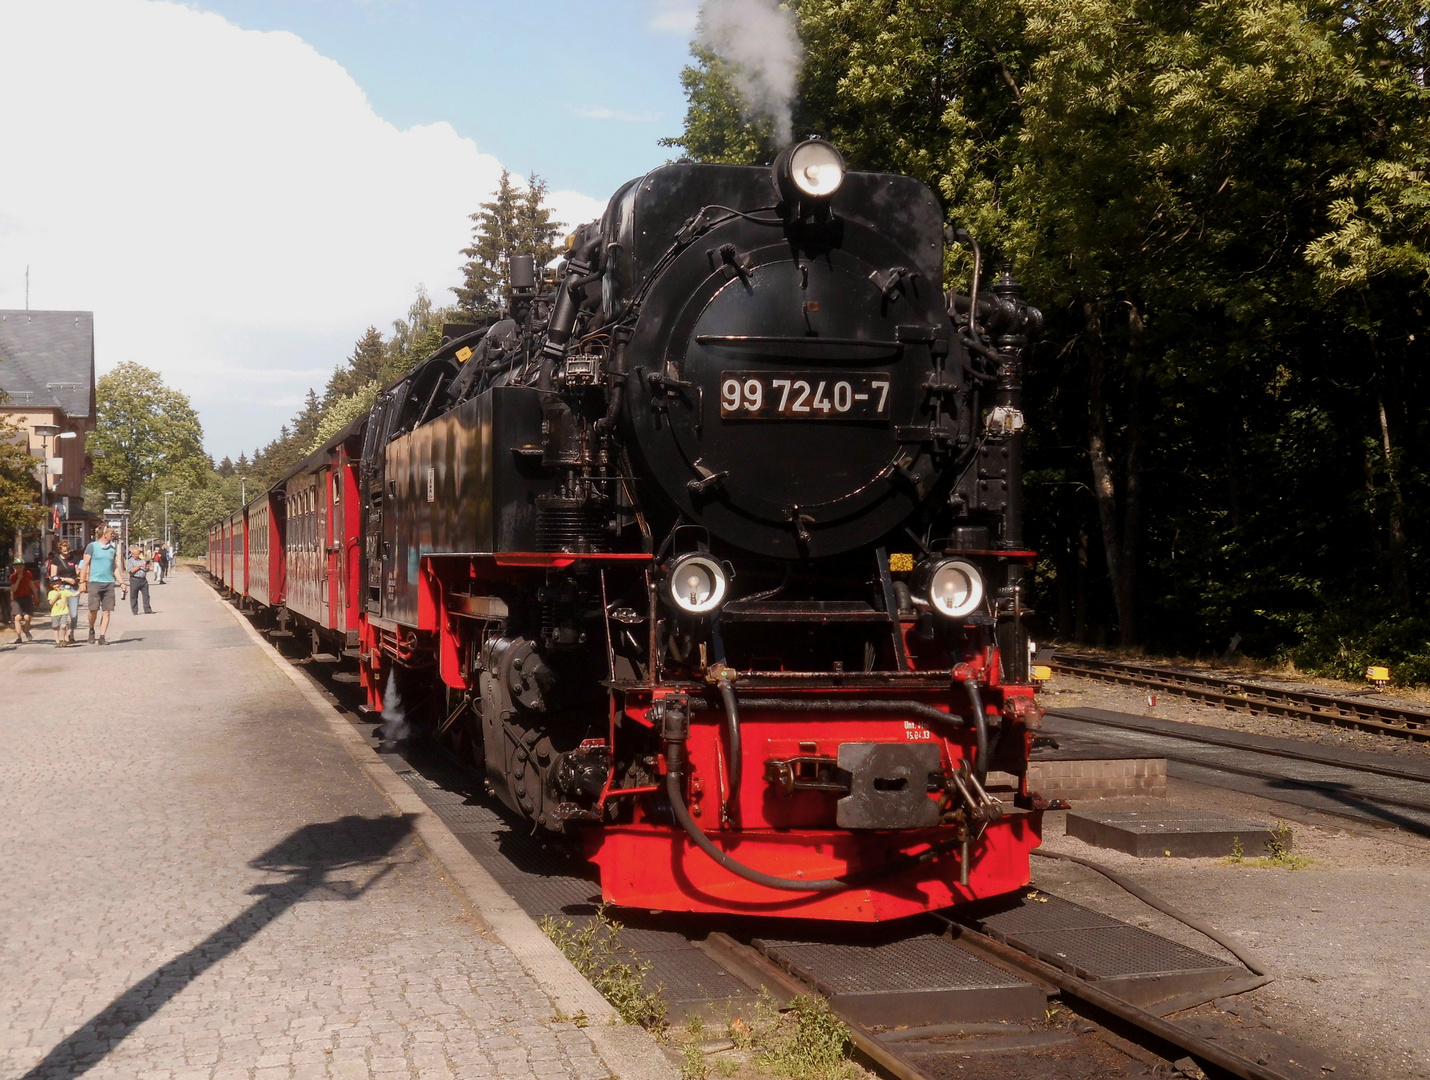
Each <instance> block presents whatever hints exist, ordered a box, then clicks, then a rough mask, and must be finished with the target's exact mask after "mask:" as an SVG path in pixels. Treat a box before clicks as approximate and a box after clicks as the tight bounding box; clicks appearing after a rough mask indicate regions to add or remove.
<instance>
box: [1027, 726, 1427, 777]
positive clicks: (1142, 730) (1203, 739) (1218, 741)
mask: <svg viewBox="0 0 1430 1080" xmlns="http://www.w3.org/2000/svg"><path fill="white" fill-rule="evenodd" d="M1084 711H1085V712H1086V711H1089V710H1084ZM1107 711H1111V710H1107ZM1047 714H1048V715H1049V716H1056V717H1059V718H1061V719H1063V720H1074V721H1076V722H1077V723H1079V724H1100V725H1102V726H1103V727H1110V728H1115V729H1117V730H1119V731H1135V732H1137V733H1138V734H1141V735H1155V736H1157V737H1158V738H1163V739H1181V740H1182V741H1183V742H1190V743H1203V744H1205V745H1207V746H1220V747H1224V748H1226V749H1228V750H1237V751H1240V752H1241V753H1244V754H1260V755H1262V756H1264V757H1278V758H1285V759H1287V760H1288V761H1301V762H1305V763H1306V764H1308V765H1324V766H1326V767H1327V768H1332V769H1344V770H1347V771H1349V772H1363V773H1370V774H1372V775H1375V776H1385V777H1389V778H1390V779H1393V780H1410V781H1412V782H1414V783H1417V784H1430V774H1427V773H1409V772H1403V771H1401V770H1400V769H1388V768H1386V767H1385V766H1383V765H1369V764H1366V763H1365V762H1353V761H1341V760H1338V759H1336V758H1333V757H1330V756H1328V755H1325V754H1311V753H1305V752H1303V751H1299V750H1287V749H1282V748H1281V747H1274V746H1248V745H1246V744H1245V743H1240V742H1236V741H1235V740H1233V739H1225V738H1218V737H1217V736H1215V735H1210V734H1208V735H1195V734H1192V733H1191V732H1183V731H1163V730H1162V729H1161V728H1155V727H1146V726H1144V725H1142V724H1132V723H1125V722H1123V721H1121V720H1109V719H1106V718H1104V717H1094V716H1075V715H1074V714H1073V713H1071V712H1069V711H1067V710H1065V709H1049V710H1047ZM1204 730H1208V731H1211V730H1215V729H1204ZM1178 760H1183V759H1180V758H1179V759H1178ZM1186 760H1191V759H1186ZM1218 767H1219V766H1218Z"/></svg>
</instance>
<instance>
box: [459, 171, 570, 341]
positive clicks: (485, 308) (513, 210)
mask: <svg viewBox="0 0 1430 1080" xmlns="http://www.w3.org/2000/svg"><path fill="white" fill-rule="evenodd" d="M546 190H547V188H546V181H545V180H543V179H541V177H539V176H537V175H536V174H535V173H533V174H532V177H531V180H530V181H529V182H528V183H527V185H526V187H525V188H518V187H517V186H516V185H515V184H513V183H512V181H511V173H509V172H508V171H507V170H506V169H503V170H502V173H501V181H500V182H499V183H498V184H497V189H496V191H494V192H493V193H492V198H491V201H490V202H484V203H482V205H481V209H480V210H478V211H477V212H476V213H475V214H472V215H471V220H472V242H471V244H470V245H469V246H467V247H464V248H463V249H462V254H463V255H465V256H466V257H467V263H466V265H465V266H463V267H462V278H463V280H462V284H461V285H458V286H455V287H454V288H453V289H452V291H453V292H454V293H456V294H457V306H458V307H459V308H460V309H461V310H462V311H463V312H465V313H466V314H467V315H468V316H472V317H476V318H486V317H490V316H494V315H498V314H500V313H501V312H502V310H503V309H504V308H505V307H506V297H507V280H508V274H509V267H508V263H509V261H510V259H511V257H512V256H513V255H516V254H531V255H534V256H535V257H536V265H537V266H544V265H546V264H547V263H548V262H550V261H551V260H552V259H553V258H554V257H555V256H556V239H557V237H558V236H560V234H561V230H560V229H558V228H557V227H556V226H555V225H553V224H552V222H551V208H550V207H549V206H547V205H546Z"/></svg>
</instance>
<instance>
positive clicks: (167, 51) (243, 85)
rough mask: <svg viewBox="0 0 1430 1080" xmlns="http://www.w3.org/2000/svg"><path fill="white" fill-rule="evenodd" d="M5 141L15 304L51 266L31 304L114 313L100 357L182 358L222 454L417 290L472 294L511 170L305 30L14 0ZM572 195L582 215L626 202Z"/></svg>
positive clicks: (104, 5) (5, 31)
mask: <svg viewBox="0 0 1430 1080" xmlns="http://www.w3.org/2000/svg"><path fill="white" fill-rule="evenodd" d="M0 133H3V146H4V156H5V162H6V163H5V166H4V168H3V169H0V307H20V306H22V304H23V302H24V272H25V266H26V264H29V265H30V266H31V279H32V289H31V305H32V306H33V307H37V308H51V309H66V308H77V309H92V310H94V312H95V333H96V339H97V340H96V359H97V361H98V363H99V367H100V370H101V371H103V370H105V369H106V368H109V367H112V366H113V365H114V364H116V363H118V362H119V361H121V360H137V361H140V362H142V363H145V364H147V365H149V366H151V367H154V368H156V369H158V370H159V371H161V372H162V373H163V374H164V376H165V378H166V379H168V380H169V381H170V383H171V384H172V385H175V386H177V387H179V388H181V389H183V390H185V391H186V392H188V393H190V394H191V395H192V396H193V398H194V401H195V404H196V405H198V406H199V407H200V410H201V414H202V415H203V417H204V420H205V424H206V427H207V428H208V429H209V431H210V432H211V433H212V435H213V436H214V438H213V439H211V442H212V444H213V445H212V447H211V448H212V449H214V450H216V451H218V452H219V453H220V454H222V453H226V452H230V451H233V452H234V453H236V452H237V450H238V449H239V448H240V447H244V448H248V449H251V448H252V447H253V445H255V444H256V443H259V442H266V441H267V440H268V439H269V438H271V437H272V436H273V435H274V434H275V433H276V431H277V427H278V423H279V422H281V419H282V418H283V417H284V416H285V415H286V411H285V410H286V407H287V406H286V404H285V403H286V402H287V401H289V400H290V399H291V398H292V395H293V393H294V388H295V387H298V388H299V389H300V390H301V389H302V386H303V384H304V383H305V382H307V383H311V382H318V383H320V384H321V382H322V381H323V380H324V379H325V378H326V376H327V373H328V372H329V371H331V368H332V365H333V364H334V363H336V362H337V361H339V360H340V359H341V358H342V357H343V356H344V355H346V353H347V351H348V350H349V348H350V346H351V343H352V341H353V340H354V339H355V338H356V337H358V336H359V334H361V332H362V330H363V328H364V327H366V326H367V325H368V324H370V323H372V324H376V325H377V326H379V327H380V328H386V327H387V326H388V325H389V323H390V322H391V320H392V319H393V318H394V317H396V316H399V315H401V314H402V313H403V312H404V311H405V310H406V307H407V305H408V303H409V302H410V300H411V297H412V294H413V290H414V288H415V286H416V285H417V284H418V283H419V282H422V283H425V284H426V286H427V288H428V290H429V291H430V292H431V294H432V296H433V298H434V299H435V300H437V302H438V303H445V302H447V301H448V300H449V299H450V296H451V294H450V293H448V292H447V288H448V287H449V286H450V285H453V284H455V283H456V281H457V279H458V276H459V275H458V269H457V268H458V264H459V262H460V256H459V255H458V254H457V252H458V249H459V248H460V247H462V246H463V244H464V243H465V241H466V239H467V237H468V235H469V230H470V222H469V221H468V218H467V215H468V214H470V213H471V212H472V211H473V210H475V209H476V208H477V205H478V204H479V203H480V202H481V201H482V200H483V199H484V198H486V197H487V195H488V193H489V192H490V191H491V190H492V189H493V188H494V187H495V186H496V183H497V178H498V176H499V175H500V172H501V164H500V163H499V162H498V161H497V160H496V159H495V158H494V157H492V156H491V155H489V154H484V153H482V152H480V151H479V150H478V148H477V146H476V144H475V143H473V142H472V141H471V140H470V139H465V138H462V137H460V136H458V135H457V133H456V132H455V131H454V130H453V129H452V128H451V127H450V126H449V125H448V124H446V123H436V124H429V125H424V126H418V127H414V128H410V129H408V130H406V131H402V130H399V129H398V128H396V127H394V126H393V125H392V124H389V123H387V122H386V121H385V120H383V119H382V118H381V117H379V116H378V115H377V114H376V113H375V112H374V111H373V110H372V108H371V106H370V105H369V104H368V101H367V98H366V97H365V95H364V94H363V92H362V90H361V88H359V87H358V85H357V84H356V83H355V82H354V81H353V79H352V78H351V77H350V76H349V75H348V74H347V72H346V71H345V70H344V69H343V68H342V67H341V66H339V65H338V64H337V63H335V62H334V61H332V60H330V59H328V58H326V57H323V56H321V55H320V54H318V53H317V52H316V51H315V50H314V49H313V48H311V47H310V46H309V45H307V44H306V43H304V42H303V41H302V40H301V39H299V38H297V37H295V36H294V35H292V34H288V33H259V32H255V31H247V30H242V29H239V28H238V27H236V26H234V25H232V24H231V23H228V22H226V21H225V20H224V19H222V18H220V17H219V16H217V15H212V14H205V13H202V12H198V11H195V10H192V9H190V8H186V7H183V6H181V5H178V4H173V3H163V2H154V0H45V2H43V3H33V2H31V0H0ZM551 201H552V203H553V205H554V206H555V207H556V209H557V211H558V216H560V217H562V218H564V219H566V223H567V224H575V223H578V222H580V221H586V220H590V219H591V218H593V217H595V216H597V215H599V213H600V212H601V209H602V208H603V205H604V204H603V203H600V202H599V201H597V200H595V199H592V198H589V197H588V196H585V195H582V194H580V193H578V192H570V191H562V192H556V193H554V194H553V196H552V199H551ZM264 380H271V386H272V393H271V395H266V394H265V393H264V389H263V387H264ZM254 398H257V399H259V400H260V401H261V402H262V403H263V404H262V406H255V405H253V404H244V401H245V400H249V401H251V400H252V399H254Z"/></svg>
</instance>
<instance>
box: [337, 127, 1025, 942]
mask: <svg viewBox="0 0 1430 1080" xmlns="http://www.w3.org/2000/svg"><path fill="white" fill-rule="evenodd" d="M954 241H961V242H964V243H966V244H969V245H970V247H971V249H972V250H973V252H974V253H975V256H977V250H978V249H977V247H976V245H972V243H971V241H970V240H969V238H968V237H967V236H966V235H963V234H961V233H955V232H953V231H952V230H950V229H949V228H947V227H946V226H945V224H944V220H943V215H942V212H941V209H940V206H939V203H938V200H937V199H936V198H935V196H934V194H933V193H932V192H931V191H930V190H929V189H928V188H927V187H925V186H924V185H922V184H920V183H918V182H917V181H915V180H912V179H910V178H908V177H902V176H894V175H885V174H875V173H859V172H850V171H847V170H846V168H845V164H844V162H843V160H842V158H841V157H840V155H839V153H838V152H837V150H836V149H835V148H834V147H833V146H832V145H830V144H829V143H827V142H824V141H822V140H819V139H810V140H807V141H803V142H799V143H797V144H795V145H793V146H791V147H789V148H787V149H786V150H785V151H783V152H782V153H781V154H780V155H779V157H778V158H777V160H776V161H775V163H774V166H773V168H757V167H736V166H721V165H698V164H685V163H679V164H672V165H667V166H664V167H662V168H658V169H656V170H655V171H653V172H651V173H649V174H647V175H646V176H643V177H641V178H639V179H637V180H633V181H631V182H630V183H628V184H626V185H625V186H624V187H623V188H621V189H620V190H619V191H618V192H617V193H616V195H615V196H614V197H613V198H612V199H611V201H610V203H609V205H608V207H607V209H606V212H605V214H604V216H603V217H602V219H601V220H600V221H599V222H593V223H591V224H589V225H584V226H582V227H580V228H579V229H577V230H576V232H575V233H574V235H573V236H572V237H571V238H570V240H569V242H568V250H567V253H566V257H565V259H564V262H563V263H562V264H561V265H560V267H559V268H557V269H556V270H554V271H550V272H548V271H544V270H543V268H539V267H536V266H535V265H534V264H533V260H532V259H531V258H530V257H518V258H515V259H513V260H512V263H511V275H510V284H511V289H510V305H509V311H508V313H507V315H506V317H504V318H502V319H501V320H500V321H497V322H495V323H493V324H492V325H490V326H485V327H482V328H479V329H476V330H474V331H471V332H466V333H460V334H456V335H455V336H453V337H452V338H451V339H450V340H448V341H447V342H445V343H444V345H443V347H442V348H441V349H440V350H439V351H438V352H437V353H435V354H434V355H433V356H431V357H430V358H429V359H427V360H426V361H424V362H423V363H422V364H420V365H419V366H418V367H417V368H415V369H414V370H413V371H412V372H410V373H409V375H408V376H407V377H405V378H404V379H402V380H401V381H399V382H398V383H396V384H395V385H393V386H392V387H390V388H389V389H388V390H387V391H386V392H385V393H384V394H383V395H382V397H381V398H380V400H379V402H378V404H377V405H376V407H375V408H374V409H373V411H372V413H371V415H370V417H369V418H367V420H366V421H365V422H364V423H362V424H360V425H358V426H357V427H356V428H355V429H353V430H352V431H350V432H347V433H344V434H343V435H342V436H340V437H339V438H338V439H337V440H335V441H334V443H333V444H331V446H330V447H329V448H328V449H329V451H330V452H331V454H332V455H333V457H332V458H331V460H329V461H327V462H326V463H325V465H324V467H325V468H330V469H333V470H335V473H334V475H337V474H338V473H341V470H342V469H344V468H349V469H350V470H351V475H352V477H353V480H354V488H355V492H354V493H355V496H356V499H357V507H359V508H360V509H357V510H356V512H354V513H347V512H345V511H344V510H343V509H342V508H340V507H339V506H337V505H333V504H332V501H331V498H330V500H329V503H328V514H327V520H328V521H330V522H333V523H337V522H339V521H348V520H351V521H352V522H354V524H355V527H356V528H357V529H358V530H360V534H359V535H355V536H354V537H352V538H351V544H352V546H353V549H354V550H357V549H358V548H359V547H360V549H361V552H362V553H363V560H362V562H360V563H359V562H354V564H353V565H354V571H353V580H352V581H351V586H350V590H349V594H348V595H349V597H350V598H349V600H348V601H347V602H348V603H349V605H350V606H351V607H352V608H353V610H354V612H355V622H356V627H357V629H356V636H357V638H358V639H359V640H360V643H361V644H360V654H361V665H362V679H363V682H364V685H365V686H366V687H367V690H368V694H369V696H370V700H371V702H372V704H373V706H374V707H380V706H381V702H382V697H383V693H384V690H385V689H386V688H387V686H388V684H389V680H393V681H394V682H395V684H396V685H397V686H398V688H399V689H401V690H402V692H403V694H404V697H406V698H407V699H408V700H420V699H422V698H423V697H424V695H425V696H427V697H431V696H432V695H433V694H434V693H435V694H436V695H437V697H438V698H439V702H440V705H439V707H437V708H434V709H433V710H432V718H433V719H432V723H433V726H434V727H435V729H436V731H437V732H438V733H439V734H440V735H441V736H442V737H444V738H451V739H455V740H456V741H457V742H458V743H460V744H461V745H462V746H463V747H465V748H466V749H467V751H468V752H469V753H470V754H471V755H472V756H473V758H474V759H475V761H476V762H477V764H478V765H479V766H480V767H481V768H482V769H484V770H485V775H486V777H487V782H488V786H489V788H490V790H491V791H492V792H493V793H494V794H495V795H496V796H497V797H499V798H500V799H501V800H502V801H503V802H505V803H506V804H507V805H508V806H509V807H510V808H511V809H512V810H513V811H515V812H516V813H518V814H521V815H523V816H524V817H526V818H528V819H530V821H531V822H532V823H533V825H534V826H536V827H539V828H544V829H547V830H550V831H552V832H557V833H565V834H570V835H573V836H575V837H577V838H579V839H580V840H581V841H583V842H584V844H585V848H586V851H587V853H588V854H589V856H590V857H591V858H592V859H593V860H594V861H595V862H596V863H597V864H598V865H599V867H600V870H601V879H602V887H603V891H604V894H605V896H606V898H607V900H609V901H612V902H615V903H620V904H628V905H632V906H638V907H643V908H658V909H664V910H691V911H724V912H740V911H747V912H760V913H763V914H789V915H798V916H800V917H816V918H820V917H822V918H832V919H847V920H865V921H868V920H877V919H888V918H893V917H898V916H902V915H908V914H913V913H916V912H920V911H926V910H930V909H933V908H938V907H944V906H947V905H949V904H953V903H958V902H962V901H966V900H971V899H976V898H979V897H983V896H988V895H994V894H997V893H1001V892H1006V891H1009V890H1011V889H1015V888H1017V887H1020V886H1022V885H1024V884H1025V883H1026V882H1027V880H1028V851H1029V850H1030V849H1031V848H1032V847H1034V846H1036V844H1037V843H1038V839H1039V831H1040V820H1041V819H1040V812H1039V809H1038V805H1039V804H1038V802H1037V799H1036V796H1035V794H1034V793H1032V792H1030V791H1029V790H1028V788H1027V781H1026V772H1027V770H1026V764H1027V757H1028V750H1029V747H1030V745H1031V739H1032V734H1031V732H1032V731H1033V730H1034V729H1035V728H1036V727H1037V723H1038V717H1039V715H1040V714H1039V710H1038V708H1037V706H1036V704H1035V703H1034V700H1033V686H1032V684H1031V682H1030V679H1029V663H1028V646H1027V641H1026V634H1025V632H1024V627H1023V620H1024V616H1025V614H1026V611H1025V609H1024V600H1023V585H1022V577H1021V575H1022V573H1023V572H1024V570H1025V568H1026V567H1027V566H1028V565H1029V563H1030V562H1031V560H1032V557H1033V553H1032V552H1029V551H1027V550H1025V547H1024V544H1023V538H1022V534H1021V515H1020V503H1019V499H1020V491H1019V470H1020V453H1019V450H1020V442H1021V431H1022V427H1023V417H1022V412H1021V409H1020V379H1021V366H1022V356H1023V350H1024V347H1025V345H1026V342H1027V339H1028V336H1029V335H1030V334H1031V333H1032V332H1034V331H1035V330H1036V329H1037V327H1038V324H1039V320H1040V317H1039V315H1038V312H1037V311H1036V310H1035V309H1033V308H1031V307H1029V306H1027V305H1026V304H1024V303H1023V302H1022V300H1021V298H1020V291H1019V288H1018V286H1017V284H1016V283H1015V282H1014V281H1013V280H1012V278H1011V277H1010V276H1009V275H1007V274H1006V273H1005V274H1003V275H1002V276H1000V277H998V279H997V280H996V281H994V282H993V283H992V285H991V287H989V288H987V289H983V288H981V287H980V284H979V278H980V276H981V271H982V267H981V266H979V265H978V261H979V260H978V259H977V258H976V259H975V268H974V274H973V286H972V289H971V293H970V295H967V296H962V295H958V296H955V295H949V294H945V292H944V290H943V285H942V283H943V268H944V254H945V244H946V243H947V242H954ZM345 440H346V442H345ZM321 456H322V455H321V452H320V455H318V457H321ZM342 490H343V489H342V487H341V485H337V484H336V483H334V484H332V485H330V495H331V493H332V492H334V491H336V492H339V495H338V497H339V498H340V499H341V498H342V495H341V491H342ZM347 505H348V507H349V509H353V507H352V505H351V503H349V504H347ZM337 528H338V526H337V525H336V524H334V525H333V526H332V527H330V528H328V533H329V535H330V537H332V536H335V535H336V531H335V530H336V529H337ZM338 546H341V544H339V545H338ZM336 573H337V574H338V575H339V577H341V576H342V574H343V570H342V568H341V567H339V568H338V569H337V570H336ZM335 595H336V594H335ZM355 600H356V601H358V602H356V603H355V602H354V601H355Z"/></svg>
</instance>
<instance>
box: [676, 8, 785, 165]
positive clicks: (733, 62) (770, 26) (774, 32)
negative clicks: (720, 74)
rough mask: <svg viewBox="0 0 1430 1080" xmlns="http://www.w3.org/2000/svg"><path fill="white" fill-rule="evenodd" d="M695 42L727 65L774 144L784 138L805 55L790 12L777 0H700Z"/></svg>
mask: <svg viewBox="0 0 1430 1080" xmlns="http://www.w3.org/2000/svg"><path fill="white" fill-rule="evenodd" d="M695 40H696V43H697V44H699V45H703V46H705V47H706V48H708V49H710V50H712V51H713V52H714V53H715V54H716V55H717V56H719V57H720V59H722V60H724V61H725V62H726V63H727V64H729V65H730V67H731V68H732V74H733V77H734V81H735V89H736V90H738V91H739V92H740V97H741V98H742V99H743V101H744V105H745V108H746V109H748V110H749V112H750V113H751V114H752V115H755V116H761V117H765V118H767V119H769V120H770V121H772V122H773V124H774V127H775V139H776V141H777V142H778V143H780V144H781V145H783V144H784V143H787V142H789V141H790V136H791V134H792V132H793V128H794V124H793V119H792V112H793V106H794V94H795V84H796V82H797V81H798V78H799V68H800V63H801V62H802V61H803V59H804V50H803V48H802V47H801V45H800V41H799V35H798V34H797V33H796V32H795V20H794V12H792V11H790V10H789V9H788V8H786V7H782V6H781V5H780V4H779V3H778V2H777V0H705V3H704V4H702V5H701V7H700V23H699V26H698V28H697V29H696V31H695Z"/></svg>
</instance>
